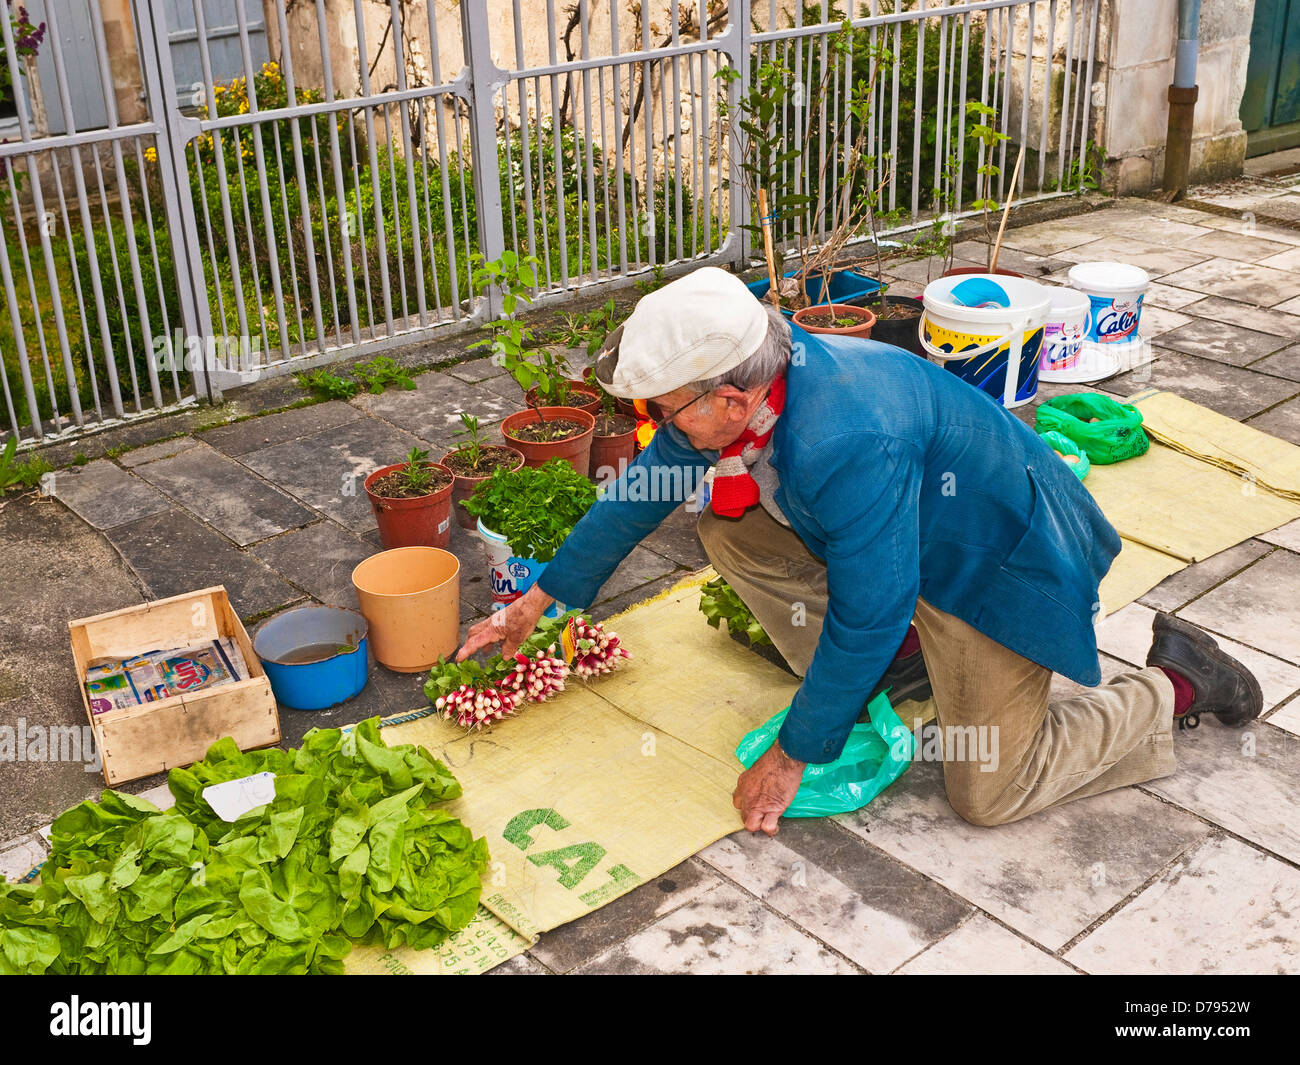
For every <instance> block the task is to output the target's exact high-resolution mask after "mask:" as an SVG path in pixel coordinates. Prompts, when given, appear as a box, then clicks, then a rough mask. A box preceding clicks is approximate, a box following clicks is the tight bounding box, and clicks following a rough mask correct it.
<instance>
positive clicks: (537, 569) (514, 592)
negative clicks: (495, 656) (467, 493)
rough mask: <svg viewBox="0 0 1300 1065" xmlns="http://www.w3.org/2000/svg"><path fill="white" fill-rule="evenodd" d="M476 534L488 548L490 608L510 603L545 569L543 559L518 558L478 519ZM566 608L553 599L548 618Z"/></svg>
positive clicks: (496, 609)
mask: <svg viewBox="0 0 1300 1065" xmlns="http://www.w3.org/2000/svg"><path fill="white" fill-rule="evenodd" d="M478 534H479V537H480V538H481V539H482V540H483V546H484V547H486V548H487V556H488V577H489V579H490V580H491V582H492V610H493V612H494V613H495V612H496V611H498V610H501V609H503V608H504V607H506V606H509V605H510V604H511V603H513V602H514V601H515V600H516V599H519V598H520V597H522V596H523V594H524V593H525V592H526V591H528V589H529V588H531V587H532V586H533V585H534V584H536V583H537V578H538V577H540V576H541V575H542V570H544V569H546V563H545V562H538V561H537V559H535V558H519V557H518V556H516V555H512V554H511V553H510V545H509V544H507V543H506V538H505V537H504V536H502V535H501V534H500V533H495V532H493V531H492V530H491V529H489V528H488V527H487V526H486V525H484V524H483V522H482V521H481V520H480V521H479V523H478ZM567 609H568V608H567V607H566V606H565V605H564V604H563V603H555V604H553V605H552V606H551V608H550V609H549V610H547V611H546V616H547V617H548V618H557V617H559V616H560V615H561V614H562V613H564V611H565V610H567Z"/></svg>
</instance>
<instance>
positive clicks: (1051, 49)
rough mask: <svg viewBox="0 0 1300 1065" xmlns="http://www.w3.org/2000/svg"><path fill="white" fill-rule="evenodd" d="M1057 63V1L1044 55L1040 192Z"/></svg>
mask: <svg viewBox="0 0 1300 1065" xmlns="http://www.w3.org/2000/svg"><path fill="white" fill-rule="evenodd" d="M1055 61H1056V0H1051V2H1050V3H1049V4H1048V5H1047V51H1046V52H1045V53H1044V55H1043V117H1042V122H1041V126H1042V128H1041V129H1040V130H1039V133H1038V191H1039V192H1040V193H1041V192H1042V191H1043V173H1044V168H1045V167H1046V166H1047V130H1048V127H1049V126H1051V124H1052V113H1051V104H1052V64H1053V63H1054V62H1055Z"/></svg>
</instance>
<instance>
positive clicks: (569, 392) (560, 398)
mask: <svg viewBox="0 0 1300 1065" xmlns="http://www.w3.org/2000/svg"><path fill="white" fill-rule="evenodd" d="M554 391H555V395H553V396H550V397H544V396H542V395H541V394H540V391H539V389H537V388H536V387H534V388H530V389H529V390H528V391H527V393H525V395H524V402H525V403H527V404H528V406H529V407H531V408H534V409H535V408H536V407H537V405H538V404H539V403H547V404H548V405H550V406H553V407H575V408H576V409H578V410H585V411H586V412H587V413H588V414H591V415H596V414H599V413H600V394H599V393H598V392H597V391H596V390H595V389H594V388H593V387H592V386H591V385H589V384H587V382H586V381H574V380H572V379H570V378H565V379H564V380H563V382H562V383H560V384H558V385H557V386H556V388H555V390H554Z"/></svg>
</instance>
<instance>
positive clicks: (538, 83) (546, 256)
mask: <svg viewBox="0 0 1300 1065" xmlns="http://www.w3.org/2000/svg"><path fill="white" fill-rule="evenodd" d="M533 100H534V106H533V110H534V113H535V114H536V115H537V206H538V209H539V210H540V212H541V216H542V225H541V230H542V264H543V265H544V266H545V267H546V287H547V288H548V289H549V288H554V287H555V278H554V276H553V274H552V272H551V224H550V212H549V211H548V210H547V207H546V157H545V154H544V151H545V146H546V136H545V130H544V129H543V128H542V79H541V78H534V79H533ZM553 131H554V127H552V140H554V134H553Z"/></svg>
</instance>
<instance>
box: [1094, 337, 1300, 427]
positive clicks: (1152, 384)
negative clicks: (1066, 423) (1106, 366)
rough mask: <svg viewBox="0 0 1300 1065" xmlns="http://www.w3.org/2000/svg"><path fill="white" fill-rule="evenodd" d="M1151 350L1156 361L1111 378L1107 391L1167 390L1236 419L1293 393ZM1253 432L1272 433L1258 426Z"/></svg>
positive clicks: (1288, 385) (1239, 372)
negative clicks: (1154, 353)
mask: <svg viewBox="0 0 1300 1065" xmlns="http://www.w3.org/2000/svg"><path fill="white" fill-rule="evenodd" d="M1143 317H1145V315H1144V316H1143ZM1155 350H1156V352H1157V354H1156V358H1155V360H1154V361H1153V362H1152V363H1151V364H1150V365H1147V366H1143V367H1139V368H1138V369H1137V370H1131V371H1129V372H1127V373H1124V374H1120V375H1119V376H1118V377H1113V378H1111V379H1110V381H1109V382H1108V385H1109V387H1110V388H1111V389H1112V390H1114V391H1115V392H1118V393H1119V394H1121V395H1132V394H1133V393H1134V392H1137V391H1139V390H1141V389H1143V388H1163V389H1168V390H1169V391H1170V392H1176V393H1178V395H1180V396H1182V397H1183V398H1184V399H1190V400H1191V401H1192V402H1193V403H1200V404H1202V405H1203V406H1206V407H1209V408H1210V409H1211V410H1217V411H1218V412H1219V413H1220V414H1226V415H1227V416H1228V417H1229V418H1236V419H1242V418H1248V417H1250V416H1251V415H1255V414H1259V413H1260V412H1261V411H1265V410H1267V409H1268V408H1269V407H1271V406H1273V405H1274V404H1276V403H1280V402H1282V401H1283V400H1286V399H1288V398H1290V397H1291V396H1292V395H1294V394H1295V391H1296V389H1295V385H1294V383H1292V382H1290V381H1284V380H1282V379H1281V378H1276V377H1268V376H1265V375H1264V374H1257V373H1253V372H1251V371H1250V370H1245V369H1242V368H1240V367H1237V366H1229V365H1228V364H1227V363H1224V362H1216V361H1215V360H1214V359H1202V358H1199V357H1197V356H1195V355H1186V354H1183V353H1182V352H1176V351H1167V350H1165V349H1163V348H1160V347H1156V349H1155ZM1251 424H1252V425H1254V424H1255V423H1253V422H1252V423H1251ZM1256 428H1262V429H1264V431H1265V432H1275V430H1270V429H1267V428H1265V427H1264V426H1262V425H1258V426H1256ZM1278 435H1280V434H1278Z"/></svg>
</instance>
